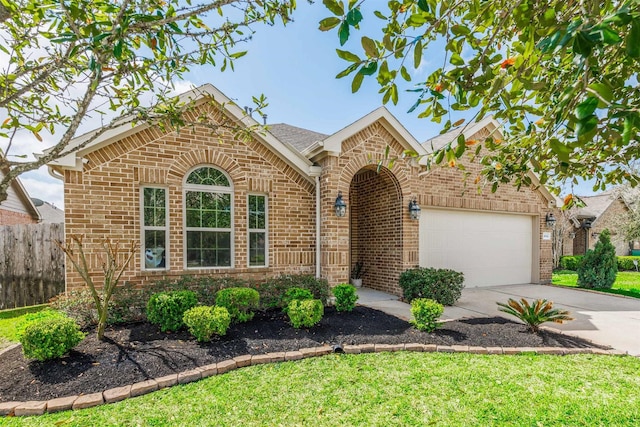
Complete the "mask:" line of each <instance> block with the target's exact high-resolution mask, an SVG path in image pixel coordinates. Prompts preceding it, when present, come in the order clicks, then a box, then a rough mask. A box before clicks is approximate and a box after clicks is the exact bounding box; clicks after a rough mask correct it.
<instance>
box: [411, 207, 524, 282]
mask: <svg viewBox="0 0 640 427" xmlns="http://www.w3.org/2000/svg"><path fill="white" fill-rule="evenodd" d="M532 221H533V219H532V217H531V216H526V215H513V214H498V213H485V212H471V211H455V210H436V209H424V210H423V212H422V215H421V218H420V251H419V252H420V265H421V266H425V267H434V268H450V269H453V270H456V271H462V272H463V273H464V274H465V283H466V286H468V287H475V286H495V285H506V284H519V283H530V282H531V271H532V259H533V245H532V242H533V235H532V229H533V227H532V224H533V222H532Z"/></svg>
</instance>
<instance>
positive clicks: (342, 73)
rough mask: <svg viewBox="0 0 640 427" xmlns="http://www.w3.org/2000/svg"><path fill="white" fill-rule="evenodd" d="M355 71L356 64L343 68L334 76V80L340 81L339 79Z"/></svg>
mask: <svg viewBox="0 0 640 427" xmlns="http://www.w3.org/2000/svg"><path fill="white" fill-rule="evenodd" d="M357 69H358V64H351V65H349V66H348V67H347V68H345V69H344V70H342V71H340V72H339V73H338V74H337V75H336V79H341V78H343V77H345V76H348V75H349V74H351V73H353V72H354V71H355V70H357Z"/></svg>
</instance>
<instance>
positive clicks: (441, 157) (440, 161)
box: [434, 149, 444, 164]
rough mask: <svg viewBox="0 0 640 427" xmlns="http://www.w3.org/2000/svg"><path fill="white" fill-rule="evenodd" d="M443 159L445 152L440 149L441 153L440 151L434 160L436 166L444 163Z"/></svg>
mask: <svg viewBox="0 0 640 427" xmlns="http://www.w3.org/2000/svg"><path fill="white" fill-rule="evenodd" d="M443 159H444V150H442V149H440V151H438V154H436V157H435V159H434V160H435V162H436V164H440V163H442V160H443Z"/></svg>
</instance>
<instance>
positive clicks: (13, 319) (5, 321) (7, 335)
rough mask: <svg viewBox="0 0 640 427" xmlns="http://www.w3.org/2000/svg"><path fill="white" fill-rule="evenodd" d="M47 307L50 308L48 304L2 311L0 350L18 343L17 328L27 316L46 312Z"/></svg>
mask: <svg viewBox="0 0 640 427" xmlns="http://www.w3.org/2000/svg"><path fill="white" fill-rule="evenodd" d="M47 307H49V305H48V304H41V305H32V306H30V307H21V308H14V309H11V310H2V311H0V349H2V348H4V347H7V346H9V345H10V344H12V343H15V342H18V337H17V336H16V326H17V325H18V324H19V323H20V322H22V319H24V316H25V315H27V314H29V313H35V312H38V311H40V310H44V309H45V308H47Z"/></svg>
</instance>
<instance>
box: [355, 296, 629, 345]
mask: <svg viewBox="0 0 640 427" xmlns="http://www.w3.org/2000/svg"><path fill="white" fill-rule="evenodd" d="M358 295H359V297H360V298H359V300H358V303H359V304H362V305H364V306H367V307H371V308H375V309H377V310H381V311H384V312H385V313H388V314H391V315H394V316H397V317H400V318H402V319H406V320H408V319H410V318H411V311H410V306H409V304H406V303H404V302H402V301H399V299H398V297H396V296H394V295H390V294H387V293H384V292H380V291H375V290H373V289H369V288H360V289H358ZM509 298H514V299H517V300H519V299H520V298H526V299H528V300H532V299H538V298H546V299H547V300H550V301H553V302H554V305H555V307H557V308H564V309H566V310H569V311H570V312H571V316H572V317H573V318H574V319H575V320H572V321H570V322H566V323H563V324H557V323H549V324H546V325H548V326H549V327H552V328H555V329H558V330H561V331H562V332H563V333H566V334H568V335H574V336H578V337H581V338H585V339H588V340H590V341H593V342H595V343H598V344H602V345H609V346H611V347H613V348H615V349H616V350H622V351H626V352H628V353H629V354H631V355H635V356H640V299H637V298H625V297H620V296H616V295H607V294H602V293H595V292H589V291H584V290H579V289H571V288H562V287H556V286H544V285H510V286H495V287H485V288H470V289H465V290H463V291H462V297H461V298H460V300H459V301H458V302H457V303H456V305H455V306H453V307H445V309H444V314H443V315H442V320H445V321H446V320H455V319H463V318H470V317H493V316H502V317H506V318H512V319H513V317H512V316H509V315H507V314H505V313H502V312H500V311H498V306H497V305H496V302H506V301H507V299H509Z"/></svg>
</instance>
